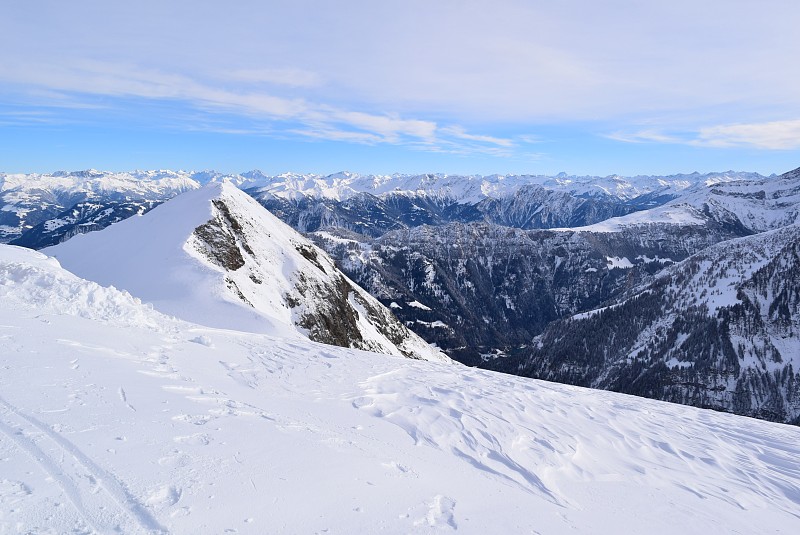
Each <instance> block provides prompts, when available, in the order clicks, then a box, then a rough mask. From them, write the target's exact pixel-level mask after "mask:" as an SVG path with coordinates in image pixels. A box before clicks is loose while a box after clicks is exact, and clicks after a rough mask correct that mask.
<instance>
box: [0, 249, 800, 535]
mask: <svg viewBox="0 0 800 535" xmlns="http://www.w3.org/2000/svg"><path fill="white" fill-rule="evenodd" d="M0 366H2V370H3V373H2V374H0V532H2V533H113V532H121V533H132V534H136V533H176V534H194V533H245V534H260V533H322V532H329V533H377V532H385V533H449V532H453V531H458V532H462V533H475V534H485V533H542V534H559V533H565V532H574V531H576V532H579V533H589V532H591V533H650V534H658V533H664V534H673V533H698V534H699V533H712V532H713V533H737V532H738V533H794V532H797V531H798V529H800V513H798V511H800V470H798V468H797V458H798V456H800V429H798V428H796V427H789V426H783V425H777V424H770V423H767V422H762V421H757V420H751V419H748V418H742V417H737V416H733V415H728V414H720V413H716V412H712V411H703V410H698V409H693V408H688V407H682V406H678V405H672V404H667V403H660V402H655V401H648V400H643V399H639V398H634V397H629V396H624V395H620V394H614V393H609V392H598V391H591V390H584V389H581V388H576V387H569V386H563V385H557V384H550V383H544V382H539V381H533V380H526V379H522V378H515V377H510V376H507V375H499V374H493V373H491V372H485V371H480V370H474V369H469V368H464V367H454V366H448V365H444V364H441V363H430V362H421V361H412V360H408V359H400V358H394V357H389V356H377V355H372V354H368V353H363V352H360V351H355V350H349V349H342V348H334V347H330V346H324V345H320V344H314V343H311V342H308V341H302V340H296V339H293V340H287V339H281V338H275V337H272V336H268V335H260V334H248V333H241V332H233V331H225V330H218V329H211V328H206V327H200V326H196V325H191V324H186V323H183V322H180V321H178V320H173V319H170V318H167V317H165V316H162V315H161V314H159V313H157V312H155V311H154V310H152V309H150V308H148V307H146V306H144V305H142V304H140V303H138V302H137V301H136V300H135V299H133V298H131V297H130V296H129V295H127V294H124V293H121V292H119V291H116V290H113V289H109V288H101V287H99V286H98V285H96V284H94V283H90V282H86V281H82V280H80V279H78V278H77V277H75V276H73V275H71V274H69V273H66V272H64V271H63V270H61V269H60V268H59V267H58V265H57V263H56V262H54V261H53V260H51V259H47V258H45V257H44V256H42V255H40V254H38V253H35V252H32V251H28V250H23V249H17V248H12V247H9V246H0Z"/></svg>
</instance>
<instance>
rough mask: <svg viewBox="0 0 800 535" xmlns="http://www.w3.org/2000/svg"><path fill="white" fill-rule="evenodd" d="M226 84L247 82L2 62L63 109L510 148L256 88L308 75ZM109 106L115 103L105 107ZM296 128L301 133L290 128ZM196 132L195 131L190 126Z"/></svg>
mask: <svg viewBox="0 0 800 535" xmlns="http://www.w3.org/2000/svg"><path fill="white" fill-rule="evenodd" d="M229 74H230V77H228V78H226V80H228V81H230V80H236V81H240V82H245V85H244V86H237V90H231V89H227V88H225V87H223V86H224V85H225V84H221V83H215V82H214V81H210V82H209V81H205V80H204V81H199V80H196V79H193V78H191V77H189V76H186V75H183V74H177V73H172V74H169V73H163V72H159V71H156V70H153V69H145V68H141V67H138V66H135V65H120V64H116V63H109V62H100V61H80V62H76V63H75V64H73V65H65V64H60V65H55V64H49V65H46V66H41V65H40V66H38V67H37V68H34V69H31V68H30V67H29V66H24V67H23V66H21V65H19V64H16V65H15V64H13V63H11V62H6V68H5V79H6V80H8V81H10V82H12V83H16V84H20V85H26V86H34V87H36V88H37V90H38V92H39V94H45V95H49V97H48V98H47V100H48V101H49V103H50V104H52V105H54V106H58V105H59V100H58V99H53V98H52V97H53V96H54V95H62V96H63V98H62V99H61V100H63V101H64V102H67V103H68V104H67V107H73V104H74V103H76V102H77V103H81V102H87V104H85V105H86V106H87V107H89V106H91V105H92V104H91V101H92V98H93V97H112V98H113V97H120V98H130V97H138V98H144V99H152V100H162V101H180V102H183V103H186V104H188V105H190V106H193V107H194V108H196V109H198V110H206V111H208V112H211V113H213V112H215V111H216V112H226V113H231V114H234V115H238V116H240V117H243V118H247V119H250V120H256V121H258V120H261V121H273V122H274V121H279V122H281V121H282V122H285V123H286V124H287V125H289V126H287V127H286V128H284V129H283V133H284V134H294V135H299V136H304V137H309V138H316V139H327V140H335V141H348V142H354V143H363V144H376V143H394V144H403V143H415V145H416V146H417V147H429V148H430V149H431V150H437V149H438V148H443V147H445V148H446V147H452V146H454V145H456V144H459V141H468V142H469V143H461V144H460V145H461V146H460V150H461V151H462V152H465V153H466V152H471V151H473V150H475V151H481V150H483V148H482V146H484V145H488V146H501V147H511V146H513V145H514V142H513V141H512V140H510V139H504V138H498V137H494V136H488V135H479V134H471V133H469V132H467V131H466V130H465V129H464V128H463V127H461V126H457V125H448V126H440V125H439V124H437V122H434V121H429V120H421V119H412V118H405V117H401V116H400V115H398V114H396V113H384V114H380V113H367V112H363V111H356V110H348V109H342V108H340V107H336V106H332V105H329V104H325V103H318V102H314V101H311V100H309V99H305V98H287V97H283V96H276V95H273V94H270V93H269V92H267V90H266V89H264V88H260V87H254V86H255V85H258V84H262V83H263V84H268V85H269V86H275V85H280V86H288V87H315V86H317V85H318V84H319V83H320V78H319V77H318V76H316V75H314V74H313V73H310V72H306V71H301V70H296V69H268V70H239V71H231V72H230V73H229ZM105 102H106V105H107V106H112V107H113V103H110V102H108V101H105ZM292 124H300V125H302V126H301V127H299V128H298V127H292V126H291V125H292ZM193 129H197V126H196V125H195V126H193ZM213 130H214V131H217V132H221V131H224V132H226V133H236V132H239V133H253V132H255V131H261V132H264V131H265V129H264V128H263V126H261V127H257V128H255V129H253V128H250V129H247V128H230V127H228V128H222V129H220V128H219V127H214V128H213Z"/></svg>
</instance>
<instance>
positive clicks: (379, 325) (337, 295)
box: [45, 179, 446, 360]
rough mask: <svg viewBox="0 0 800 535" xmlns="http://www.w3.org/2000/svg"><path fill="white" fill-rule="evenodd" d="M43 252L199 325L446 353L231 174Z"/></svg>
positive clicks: (435, 355) (436, 356)
mask: <svg viewBox="0 0 800 535" xmlns="http://www.w3.org/2000/svg"><path fill="white" fill-rule="evenodd" d="M45 252H47V253H48V254H52V255H53V256H55V257H56V258H58V259H59V261H60V262H61V263H62V265H64V267H66V268H67V269H69V270H71V271H73V272H75V273H76V274H78V275H80V276H82V277H85V278H88V279H92V280H96V281H98V282H100V283H102V284H106V285H114V286H116V287H119V288H122V289H125V290H127V291H129V292H130V293H131V294H132V295H134V296H136V297H139V298H141V299H142V300H144V301H149V302H152V303H153V306H154V307H155V308H156V309H158V310H160V311H162V312H165V313H168V314H172V315H175V316H177V317H179V318H181V319H185V320H189V321H192V322H195V323H199V324H202V325H207V326H211V327H218V328H224V329H236V330H244V331H251V332H261V333H266V334H272V335H276V336H278V335H279V336H289V337H298V336H306V337H308V338H311V339H312V340H314V341H318V342H323V343H328V344H333V345H340V346H349V347H354V348H357V349H365V350H371V351H375V352H379V353H390V354H395V355H405V356H410V357H415V358H424V359H433V360H445V359H446V357H444V356H443V355H442V354H441V353H439V352H438V351H437V350H434V349H433V348H431V347H430V346H428V344H427V343H425V342H424V341H423V340H422V339H421V338H419V337H417V336H416V335H414V334H413V333H411V332H410V331H409V330H408V329H406V327H405V326H403V325H402V324H401V323H400V322H399V321H398V320H397V319H396V318H395V317H394V316H393V315H392V314H391V313H390V312H389V311H388V310H387V309H385V308H384V307H383V306H382V305H381V304H380V303H379V302H378V301H377V300H375V299H374V298H373V297H371V296H370V295H368V294H367V293H366V292H364V290H362V289H361V288H359V287H358V286H357V285H355V283H353V282H352V281H350V280H349V279H347V277H345V276H344V275H343V274H342V273H341V272H340V271H339V270H338V269H337V268H336V266H335V264H334V263H333V261H332V260H331V259H330V258H329V257H328V256H327V255H326V254H325V253H324V252H323V251H322V250H320V249H318V248H317V247H316V246H314V245H313V244H312V243H311V242H310V241H308V240H307V239H306V238H304V237H303V236H302V235H300V234H299V233H297V232H295V231H294V230H293V229H291V228H290V227H288V226H287V225H286V224H284V223H283V222H281V221H280V220H278V219H277V218H276V217H275V216H273V215H272V214H270V213H269V212H268V211H267V210H266V209H265V208H263V207H262V206H261V205H260V204H258V202H257V201H255V200H254V199H252V198H251V197H250V196H248V195H247V194H246V193H245V192H243V191H241V190H240V189H238V188H237V187H236V186H235V185H234V184H233V183H231V182H230V181H229V180H225V179H221V180H218V181H215V182H210V183H208V184H206V185H205V186H203V187H201V188H199V189H197V190H193V191H189V192H186V193H184V194H182V195H179V196H178V197H175V198H174V199H172V200H170V201H168V202H166V203H164V204H162V205H161V206H158V207H157V208H155V209H153V210H152V211H150V212H148V213H147V214H145V215H144V216H141V217H134V218H130V219H127V220H125V221H122V222H120V223H118V224H116V225H113V226H111V227H109V228H107V229H105V230H103V231H100V232H94V233H91V234H87V235H83V236H77V237H75V238H73V239H72V240H70V241H68V242H65V243H63V244H60V245H58V246H55V247H52V248H49V249H46V250H45Z"/></svg>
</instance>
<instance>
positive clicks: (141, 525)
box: [0, 398, 165, 533]
mask: <svg viewBox="0 0 800 535" xmlns="http://www.w3.org/2000/svg"><path fill="white" fill-rule="evenodd" d="M0 431H2V432H3V433H4V434H5V435H6V436H7V437H8V438H9V439H10V440H12V441H13V442H14V443H15V444H16V445H17V447H18V448H19V449H20V450H22V451H24V452H25V453H26V454H27V455H28V456H29V457H30V458H32V459H33V460H34V461H35V462H36V464H38V465H39V467H40V468H41V469H42V470H44V471H45V472H47V474H48V475H49V476H50V477H51V478H53V479H54V480H55V481H57V482H58V485H59V486H60V487H61V488H62V489H63V491H64V493H65V494H66V496H67V498H68V499H69V501H70V502H71V503H72V505H73V506H74V507H75V509H77V510H78V512H79V513H80V515H81V516H82V517H83V519H84V520H85V521H86V524H87V526H88V527H89V528H90V529H91V530H92V531H94V532H98V533H110V532H122V533H163V532H165V530H164V528H163V527H162V526H161V525H160V524H159V523H158V521H156V519H155V518H153V516H152V515H151V514H150V512H149V511H147V509H145V508H144V506H142V504H141V503H139V502H138V501H137V500H136V498H134V497H133V496H131V495H130V493H129V492H128V491H127V490H126V489H125V487H124V485H123V484H122V483H121V482H120V481H118V480H117V479H116V478H115V477H114V476H113V475H112V474H111V473H109V472H107V471H106V470H104V469H103V468H101V467H100V466H98V465H97V464H95V463H94V462H93V461H92V460H91V459H90V458H88V457H87V456H86V455H85V454H84V453H83V452H82V451H80V450H79V449H78V448H77V447H76V446H75V445H74V444H72V443H71V442H69V441H68V440H67V439H65V438H64V437H62V436H61V435H59V434H58V433H56V432H54V431H53V430H52V429H50V428H49V427H48V426H46V425H45V424H43V423H42V422H40V421H38V420H37V419H35V418H33V417H32V416H29V415H26V414H25V413H23V412H21V411H20V410H19V409H17V408H16V407H14V406H13V405H10V404H9V403H8V402H6V401H5V400H4V399H3V398H0Z"/></svg>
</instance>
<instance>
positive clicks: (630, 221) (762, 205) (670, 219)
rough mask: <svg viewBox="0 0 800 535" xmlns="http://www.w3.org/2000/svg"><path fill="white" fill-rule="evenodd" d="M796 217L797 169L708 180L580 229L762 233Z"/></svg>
mask: <svg viewBox="0 0 800 535" xmlns="http://www.w3.org/2000/svg"><path fill="white" fill-rule="evenodd" d="M798 220H800V168H799V169H795V170H793V171H789V172H788V173H784V174H782V175H780V176H778V177H772V178H768V179H743V180H732V181H725V182H713V183H711V184H709V185H707V186H705V187H702V188H693V189H690V190H687V192H686V193H684V194H682V195H681V196H679V197H677V198H676V199H674V200H672V201H670V202H667V203H666V204H664V205H662V206H658V207H655V208H652V209H650V210H645V211H641V212H635V213H632V214H628V215H624V216H621V217H615V218H612V219H608V220H606V221H603V222H600V223H595V224H593V225H588V226H586V227H583V228H581V229H568V230H586V231H590V232H616V231H618V230H620V229H621V228H624V227H626V226H633V227H636V226H641V225H647V224H669V225H707V224H709V223H711V224H718V225H727V226H730V227H739V229H740V232H742V235H744V234H749V233H756V232H764V231H767V230H771V229H776V228H780V227H783V226H786V225H791V224H793V223H795V222H797V221H798Z"/></svg>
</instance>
